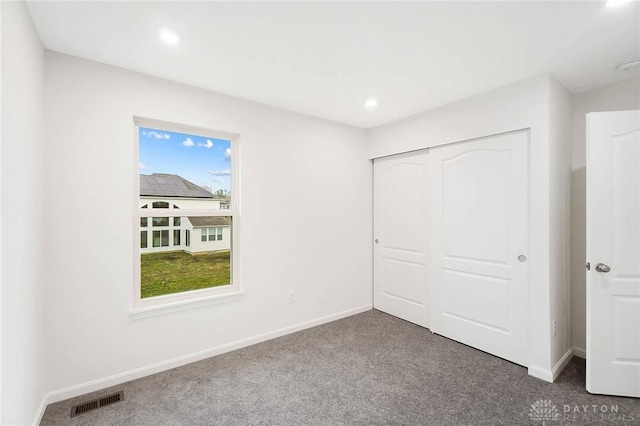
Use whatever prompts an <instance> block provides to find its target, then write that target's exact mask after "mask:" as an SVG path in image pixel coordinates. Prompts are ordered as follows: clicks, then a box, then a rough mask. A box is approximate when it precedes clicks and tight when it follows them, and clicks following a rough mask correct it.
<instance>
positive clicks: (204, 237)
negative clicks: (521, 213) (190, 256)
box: [200, 228, 223, 242]
mask: <svg viewBox="0 0 640 426" xmlns="http://www.w3.org/2000/svg"><path fill="white" fill-rule="evenodd" d="M222 238H223V236H222V228H202V229H201V230H200V241H203V242H204V241H222Z"/></svg>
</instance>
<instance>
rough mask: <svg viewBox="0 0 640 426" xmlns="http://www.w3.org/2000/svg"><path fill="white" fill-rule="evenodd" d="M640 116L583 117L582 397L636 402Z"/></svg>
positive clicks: (639, 384) (639, 379) (639, 385)
mask: <svg viewBox="0 0 640 426" xmlns="http://www.w3.org/2000/svg"><path fill="white" fill-rule="evenodd" d="M639 169H640V111H624V112H604V113H592V114H589V115H587V259H588V261H589V262H590V270H589V271H587V390H588V391H589V392H591V393H602V394H610V395H623V396H633V397H640V172H639Z"/></svg>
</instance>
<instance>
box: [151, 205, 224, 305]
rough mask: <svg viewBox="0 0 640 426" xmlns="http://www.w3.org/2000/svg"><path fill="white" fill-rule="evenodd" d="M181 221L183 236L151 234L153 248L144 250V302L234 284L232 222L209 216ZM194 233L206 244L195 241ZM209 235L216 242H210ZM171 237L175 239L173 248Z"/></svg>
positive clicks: (161, 231)
mask: <svg viewBox="0 0 640 426" xmlns="http://www.w3.org/2000/svg"><path fill="white" fill-rule="evenodd" d="M180 219H181V220H180V222H181V224H182V229H184V230H185V231H184V235H183V236H182V235H179V233H180V232H181V229H156V230H153V231H152V232H151V231H150V232H149V233H150V234H151V235H150V237H151V239H152V247H147V248H144V249H142V250H141V255H140V271H141V294H142V297H143V298H146V297H153V296H160V295H164V294H172V293H181V292H185V291H191V290H198V289H203V288H210V287H218V286H225V285H229V284H231V283H232V276H231V266H232V256H231V235H232V226H231V225H232V223H231V218H230V217H215V216H210V217H209V216H207V217H182V218H180ZM199 225H200V226H199ZM202 225H204V226H202ZM193 230H196V232H200V233H201V235H204V236H205V238H204V240H201V239H197V240H196V241H193V240H191V231H193ZM209 230H211V234H209ZM218 231H219V233H218ZM144 232H147V231H141V241H142V233H144ZM195 235H196V236H197V235H198V234H197V233H196V234H195ZM209 235H213V236H214V237H215V239H214V240H209V238H208V237H209ZM169 236H172V237H173V239H172V241H173V242H172V243H171V245H169ZM183 237H184V244H183V245H178V244H177V241H178V240H180V242H183V240H182V238H183ZM220 238H222V239H220ZM141 245H142V243H141Z"/></svg>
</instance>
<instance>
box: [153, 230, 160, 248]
mask: <svg viewBox="0 0 640 426" xmlns="http://www.w3.org/2000/svg"><path fill="white" fill-rule="evenodd" d="M153 246H154V247H160V231H153Z"/></svg>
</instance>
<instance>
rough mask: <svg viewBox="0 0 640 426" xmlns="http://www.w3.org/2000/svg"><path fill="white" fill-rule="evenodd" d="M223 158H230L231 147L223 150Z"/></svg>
mask: <svg viewBox="0 0 640 426" xmlns="http://www.w3.org/2000/svg"><path fill="white" fill-rule="evenodd" d="M224 159H225V160H227V161H229V160H230V159H231V148H227V149H225V150H224Z"/></svg>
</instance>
